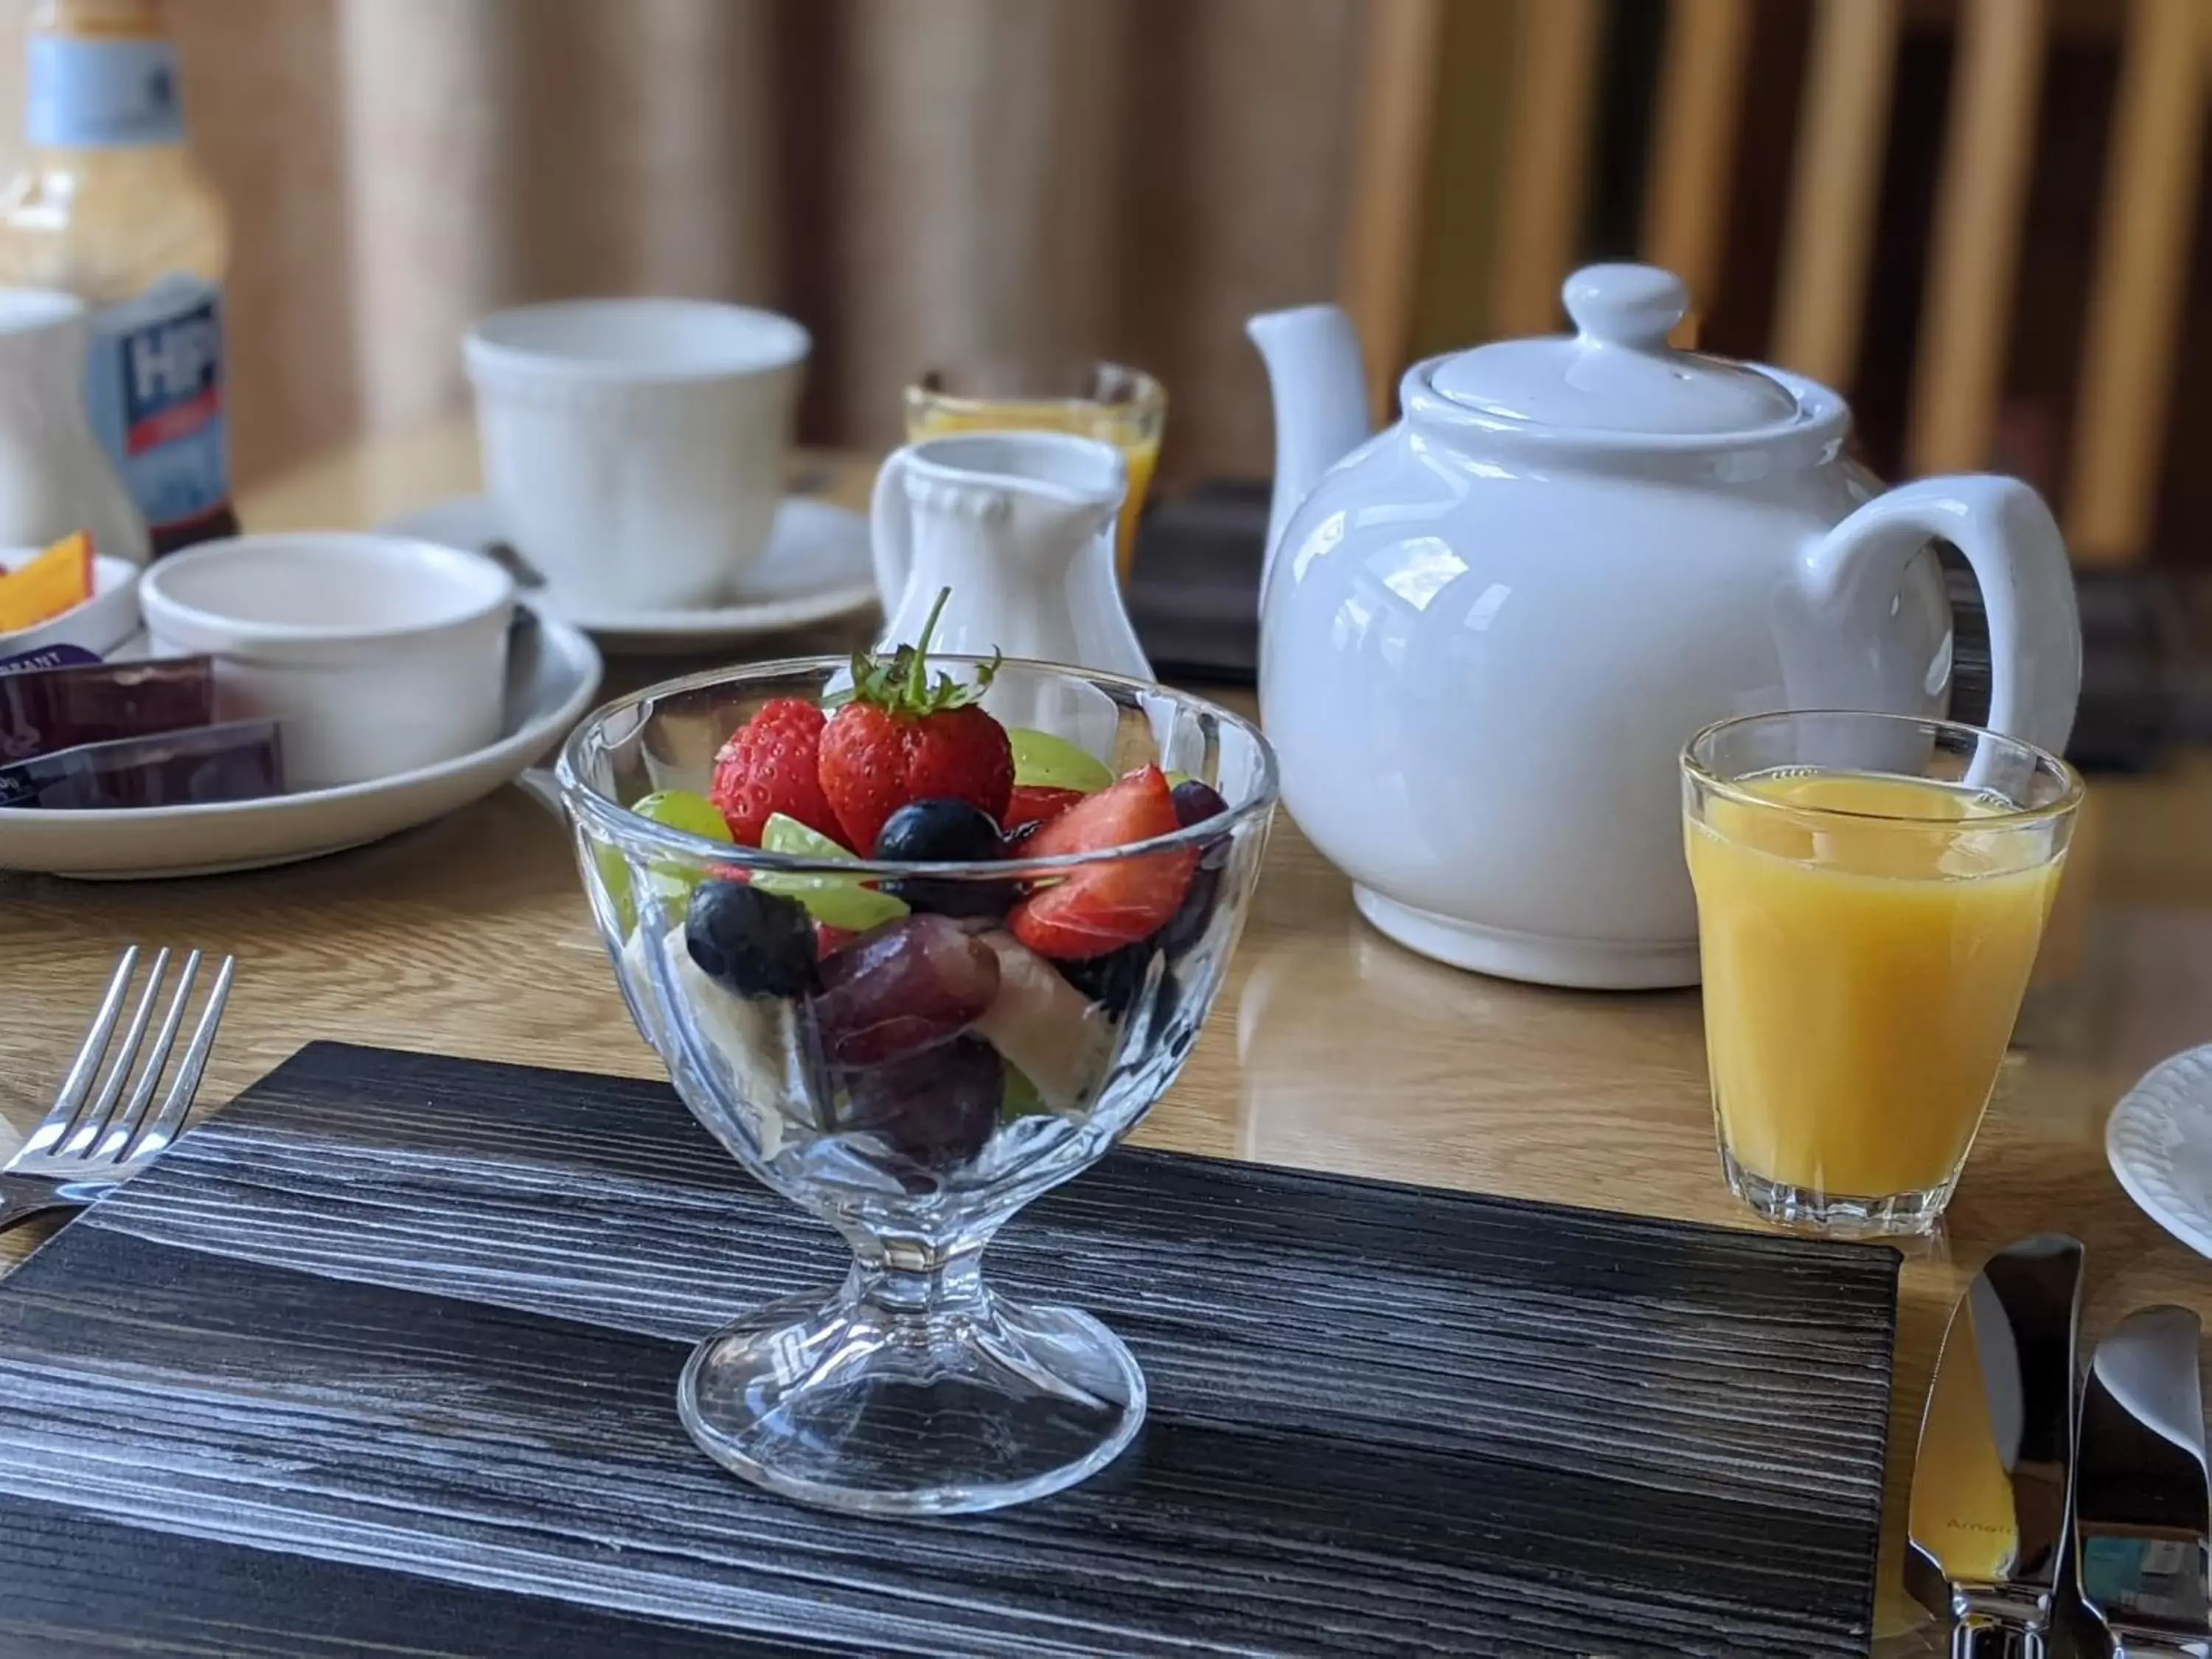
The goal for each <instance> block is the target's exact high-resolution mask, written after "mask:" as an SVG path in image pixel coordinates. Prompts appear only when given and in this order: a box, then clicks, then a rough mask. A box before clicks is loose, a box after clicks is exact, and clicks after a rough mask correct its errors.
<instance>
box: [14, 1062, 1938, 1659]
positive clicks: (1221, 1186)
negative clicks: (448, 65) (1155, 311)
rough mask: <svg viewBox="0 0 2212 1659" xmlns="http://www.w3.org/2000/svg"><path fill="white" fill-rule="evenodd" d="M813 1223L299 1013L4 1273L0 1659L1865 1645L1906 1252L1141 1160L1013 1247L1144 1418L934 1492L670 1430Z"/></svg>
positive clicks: (626, 1092) (589, 1122) (678, 1113)
mask: <svg viewBox="0 0 2212 1659" xmlns="http://www.w3.org/2000/svg"><path fill="white" fill-rule="evenodd" d="M1346 1108H1347V1109H1356V1103H1351V1102H1347V1103H1346ZM839 1249H840V1247H838V1246H837V1245H836V1243H834V1241H833V1240H832V1239H831V1237H830V1236H829V1233H828V1232H827V1231H825V1230H824V1229H823V1228H822V1227H820V1226H819V1225H818V1224H817V1223H814V1222H813V1221H811V1220H810V1219H809V1218H805V1216H803V1215H802V1214H800V1213H799V1212H798V1211H796V1210H794V1209H793V1208H791V1207H789V1206H787V1205H785V1204H784V1203H783V1201H782V1200H779V1199H776V1198H774V1197H772V1196H770V1195H769V1194H766V1193H765V1192H763V1190H761V1189H760V1188H757V1187H755V1186H754V1185H752V1184H751V1183H750V1181H749V1180H748V1179H747V1178H746V1177H745V1176H744V1175H743V1174H742V1173H741V1172H740V1171H739V1170H738V1168H737V1167H736V1166H735V1165H734V1164H732V1162H731V1161H730V1160H729V1158H727V1157H726V1155H725V1154H724V1153H723V1152H721V1151H720V1148H718V1147H717V1146H715V1145H714V1143H713V1142H712V1141H711V1140H710V1139H708V1137H707V1135H706V1134H705V1133H704V1132H702V1130H701V1129H699V1128H698V1127H696V1125H695V1124H694V1123H693V1121H691V1119H690V1115H688V1114H687V1113H686V1112H685V1111H684V1109H683V1107H682V1106H681V1105H680V1104H679V1103H678V1101H677V1100H676V1098H675V1097H674V1096H673V1095H672V1094H671V1092H670V1091H669V1090H668V1089H667V1088H666V1087H665V1086H664V1085H657V1084H647V1083H640V1082H634V1081H624V1080H620V1079H612V1078H604V1077H594V1076H588V1075H582V1074H578V1073H562V1072H550V1071H536V1070H528V1069H524V1068H520V1067H513V1066H489V1065H483V1064H479V1063H475V1062H469V1061H461V1060H444V1059H438V1058H435V1057H431V1056H426V1055H415V1054H395V1053H390V1052H386V1051H383V1050H378V1049H365V1048H343V1047H338V1046H335V1045H328V1044H317V1045H315V1046H313V1047H312V1048H307V1049H304V1050H302V1051H301V1053H300V1054H298V1055H296V1056H295V1058H293V1059H292V1060H289V1061H288V1062H287V1063H286V1064H285V1065H284V1066H282V1067H280V1068H279V1069H278V1070H277V1071H276V1072H275V1073H272V1074H271V1075H270V1076H269V1077H268V1078H267V1079H264V1080H263V1081H262V1082H261V1083H260V1084H258V1085H256V1086H255V1087H254V1088H253V1089H252V1090H251V1091H248V1092H247V1093H246V1095H244V1096H242V1097H240V1099H239V1101H238V1102H237V1103H235V1104H234V1105H233V1106H232V1107H231V1108H230V1109H228V1110H227V1111H226V1112H224V1113H222V1115H220V1116H218V1117H217V1118H216V1119H215V1120H213V1121H210V1122H209V1123H207V1124H206V1125H204V1126H203V1127H200V1128H199V1129H197V1130H196V1131H195V1132H194V1133H191V1134H190V1135H187V1136H186V1137H185V1139H183V1140H182V1141H180V1142H179V1144H178V1145H177V1146H176V1147H175V1148H174V1149H173V1150H172V1151H171V1152H169V1153H168V1155H167V1158H165V1159H164V1160H163V1162H162V1163H161V1164H160V1165H159V1166H158V1167H157V1168H155V1170H151V1171H149V1173H148V1174H146V1175H145V1176H141V1177H140V1178H139V1179H138V1180H137V1181H136V1182H132V1183H131V1184H130V1185H128V1186H126V1187H125V1188H121V1189H120V1190H118V1192H116V1193H114V1194H111V1195H110V1196H109V1197H108V1198H107V1199H106V1200H105V1201H103V1202H102V1203H101V1204H100V1206H98V1207H97V1208H95V1209H94V1210H92V1211H90V1212H87V1213H86V1214H85V1215H83V1216H82V1217H81V1218H78V1219H77V1220H76V1221H74V1222H72V1223H71V1224H70V1225H69V1226H68V1227H66V1228H65V1229H64V1230H63V1231H61V1232H60V1233H59V1234H58V1235H57V1236H56V1237H54V1238H53V1239H52V1240H51V1241H50V1242H49V1243H47V1244H46V1246H45V1247H44V1248H43V1249H40V1251H38V1252H37V1253H36V1254H35V1255H33V1256H32V1257H31V1259H30V1260H29V1261H27V1262H26V1263H25V1264H24V1265H23V1266H22V1267H21V1268H20V1269H18V1270H17V1271H16V1272H15V1273H14V1274H13V1275H12V1276H11V1277H10V1278H9V1279H8V1280H7V1281H6V1282H5V1284H4V1285H0V1652H5V1653H8V1654H10V1655H14V1654H19V1653H40V1652H48V1651H52V1652H72V1653H73V1652H78V1651H83V1650H100V1651H106V1650H110V1649H120V1648H125V1647H128V1648H129V1649H130V1650H131V1651H134V1652H148V1651H150V1652H158V1653H193V1654H222V1655H226V1656H234V1655H276V1654H282V1655H286V1656H292V1655H324V1654H340V1653H362V1652H377V1653H391V1652H404V1653H407V1654H426V1653H434V1654H446V1653H470V1654H528V1655H548V1656H566V1655H577V1656H586V1655H588V1656H594V1659H597V1656H615V1655H631V1654H655V1653H668V1654H695V1653H697V1654H706V1653H714V1654H726V1653H752V1652H768V1651H782V1652H791V1651H801V1652H804V1651H841V1652H850V1651H854V1650H865V1651H868V1652H875V1653H932V1654H939V1653H941V1654H957V1655H963V1656H964V1655H996V1654H1006V1655H1016V1654H1018V1655H1040V1654H1063V1653H1109V1654H1133V1653H1144V1652H1170V1651H1172V1652H1194V1651H1195V1652H1237V1653H1251V1652H1291V1651H1305V1652H1328V1653H1352V1652H1388V1653H1406V1652H1413V1651H1424V1652H1477V1653H1530V1654H1569V1653H1574V1654H1585V1653H1605V1654H1631V1653H1636V1654H1712V1655H1751V1654H1789V1655H1792V1656H1804V1655H1826V1654H1846V1653H1856V1652H1863V1651H1864V1650H1865V1648H1866V1645H1867V1641H1868V1630H1869V1621H1870V1617H1871V1612H1872V1603H1873V1579H1874V1559H1875V1534H1876V1524H1877V1518H1878V1513H1879V1509H1880V1504H1881V1467H1882V1451H1883V1437H1884V1431H1885V1425H1886V1421H1887V1407H1888V1398H1889V1363H1890V1347H1891V1341H1892V1336H1893V1316H1894V1306H1895V1301H1894V1298H1895V1273H1896V1265H1897V1261H1898V1258H1897V1257H1896V1256H1895V1255H1893V1253H1891V1252H1889V1251H1887V1250H1880V1249H1861V1248H1852V1247H1845V1246H1829V1245H1820V1244H1810V1243H1800V1242H1796V1241H1792V1240H1786V1239H1779V1238H1773V1237H1763V1236H1759V1235H1755V1234H1750V1233H1735V1232H1727V1231H1717V1230H1711V1229H1705V1228H1696V1227H1689V1226H1683V1225H1674V1224H1667V1223H1658V1222H1650V1221H1643V1220H1636V1219H1630V1218H1621V1217H1617V1216H1607V1215H1603V1214H1599V1213H1595V1212H1586V1211H1577V1210H1568V1209H1559V1208H1552V1207H1548V1206H1537V1205H1530V1204H1522V1203H1515V1202H1509V1201H1502V1200H1490V1199H1481V1198H1474V1197H1468V1196H1462V1195H1456V1194H1446V1193H1440V1192H1433V1191H1429V1190H1426V1189H1422V1188H1406V1187H1396V1186H1389V1185H1384V1184H1382V1183H1377V1182H1364V1181H1355V1180H1348V1179H1344V1178H1340V1177H1334V1176H1314V1175H1307V1174H1301V1173H1296V1172H1292V1171H1288V1170H1274V1169H1267V1168H1263V1167H1258V1166H1253V1165H1244V1164H1225V1163H1217V1162H1213V1161H1210V1160H1206V1159H1200V1158H1182V1157H1177V1156H1173V1155H1170V1154H1164V1153H1157V1152H1127V1151H1124V1152H1119V1153H1116V1154H1115V1155H1114V1156H1113V1157H1111V1158H1109V1159H1107V1160H1106V1162H1104V1163H1103V1164H1101V1165H1099V1166H1098V1167H1097V1169H1095V1170H1091V1171H1090V1172H1089V1173H1087V1174H1086V1175H1085V1176H1082V1177H1081V1178H1080V1179H1079V1180H1078V1181H1076V1182H1074V1183H1073V1184H1072V1185H1071V1186H1068V1187H1066V1188H1062V1189H1060V1191H1059V1192H1058V1193H1055V1194H1051V1195H1050V1196H1048V1198H1046V1199H1045V1200H1042V1201H1040V1202H1039V1203H1037V1204H1036V1205H1035V1206H1032V1207H1031V1208H1030V1210H1029V1211H1028V1212H1025V1214H1024V1216H1023V1217H1021V1218H1018V1220H1017V1221H1016V1223H1015V1224H1014V1225H1012V1227H1011V1228H1009V1230H1008V1231H1007V1232H1006V1234H1005V1236H1004V1237H1002V1239H1001V1240H1000V1242H999V1243H997V1244H996V1245H994V1248H993V1251H992V1265H993V1271H994V1275H995V1279H996V1281H997V1282H998V1283H999V1284H1000V1285H1001V1286H1002V1287H1004V1288H1006V1289H1007V1290H1008V1291H1013V1292H1016V1293H1023V1294H1030V1295H1032V1296H1035V1297H1054V1298H1060V1297H1065V1298H1066V1299H1069V1300H1073V1301H1075V1302H1077V1303H1079V1304H1083V1305H1085V1306H1086V1307H1089V1308H1091V1309H1092V1310H1095V1311H1097V1313H1099V1314H1100V1315H1101V1316H1103V1317H1104V1318H1105V1319H1107V1320H1108V1321H1109V1322H1110V1323H1111V1324H1112V1325H1113V1326H1114V1328H1115V1329H1116V1330H1118V1331H1119V1332H1120V1333H1121V1334H1122V1336H1123V1337H1125V1338H1126V1339H1127V1341H1128V1343H1129V1346H1131V1348H1132V1349H1133V1350H1134V1351H1135V1352H1136V1354H1137V1356H1138V1358H1139V1359H1140V1360H1141V1361H1142V1362H1143V1364H1144V1366H1145V1369H1146V1375H1147V1376H1148V1377H1149V1378H1150V1381H1151V1388H1152V1415H1151V1418H1150V1420H1149V1422H1148V1424H1147V1425H1146V1430H1145V1431H1144V1434H1143V1436H1142V1437H1141V1438H1140V1439H1139V1442H1138V1443H1137V1444H1136V1446H1135V1447H1133V1449H1132V1450H1131V1451H1130V1452H1129V1453H1128V1454H1127V1455H1125V1456H1124V1457H1123V1458H1122V1459H1121V1461H1120V1462H1118V1463H1116V1464H1115V1466H1114V1467H1113V1468H1110V1469H1109V1470H1108V1471H1106V1472H1105V1473H1104V1474H1102V1475H1101V1476H1099V1477H1098V1478H1097V1479H1095V1480H1092V1481H1091V1482H1090V1483H1089V1484H1088V1485H1086V1486H1081V1487H1079V1488H1077V1489H1076V1490H1075V1491H1073V1492H1068V1493H1065V1494H1062V1495H1060V1496H1059V1497H1056V1498H1049V1499H1047V1500H1045V1501H1044V1502H1042V1503H1040V1504H1032V1505H1030V1506H1028V1507H1026V1508H1024V1509H1019V1510H1011V1511H1006V1512H1003V1513H1000V1514H998V1515H994V1516H981V1517H975V1518H970V1519H964V1520H950V1521H938V1522H911V1521H908V1522H867V1521H860V1520H854V1519H852V1518H849V1517H845V1516H832V1515H825V1514H820V1513H817V1512H814V1511H811V1510H805V1509H802V1508H800V1507H798V1506H796V1505H794V1504H790V1503H787V1502H785V1501H783V1500H781V1499H778V1498H772V1497H769V1496H768V1495H767V1494H765V1493H763V1492H757V1491H756V1490H754V1489H753V1488H751V1487H750V1486H746V1485H745V1484H744V1483H743V1482H742V1481H740V1480H737V1479H735V1478H734V1477H732V1476H731V1475H729V1474H725V1473H724V1472H723V1471H722V1470H720V1468H717V1467H716V1466H714V1464H712V1463H710V1462H708V1460H707V1459H706V1457H705V1456H704V1455H703V1454H702V1453H700V1452H699V1451H698V1450H696V1449H695V1448H694V1447H693V1446H692V1444H691V1443H690V1440H689V1439H688V1438H687V1437H685V1435H684V1431H683V1429H682V1428H681V1426H680V1425H678V1422H677V1419H676V1411H675V1404H674V1391H675V1386H676V1377H677V1373H678V1369H679V1368H680V1367H681V1365H682V1364H683V1362H684V1355H685V1353H686V1352H687V1351H688V1349H689V1347H690V1344H691V1343H692V1342H693V1341H694V1340H696V1339H697V1338H698V1337H700V1336H702V1335H703V1334H705V1333H706V1332H707V1331H708V1330H709V1329H711V1328H714V1326H716V1325H718V1324H720V1323H721V1322H724V1321H726V1319H728V1318H729V1317H731V1316H733V1315H734V1314H735V1313H736V1312H738V1310H742V1309H744V1308H746V1307H748V1306H750V1305H751V1304H756V1303H758V1302H760V1301H763V1300H764V1299H766V1298H768V1297H775V1296H781V1295H783V1294H785V1293H787V1292H790V1291H799V1290H805V1289H813V1290H819V1291H823V1292H825V1293H826V1292H827V1291H828V1290H829V1287H830V1286H831V1285H833V1283H834V1282H835V1280H836V1277H837V1274H838V1273H839V1271H840V1267H841V1259H840V1254H839Z"/></svg>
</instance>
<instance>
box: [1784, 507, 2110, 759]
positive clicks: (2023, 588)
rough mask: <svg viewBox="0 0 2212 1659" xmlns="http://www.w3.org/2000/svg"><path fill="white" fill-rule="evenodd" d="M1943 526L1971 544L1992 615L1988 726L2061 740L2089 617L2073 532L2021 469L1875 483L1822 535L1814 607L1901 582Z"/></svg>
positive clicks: (1810, 587)
mask: <svg viewBox="0 0 2212 1659" xmlns="http://www.w3.org/2000/svg"><path fill="white" fill-rule="evenodd" d="M1936 538H1942V540H1944V541H1947V542H1949V543H1950V544H1952V545H1954V547H1956V548H1957V549H1958V550H1959V551H1960V552H1961V553H1962V554H1964V555H1965V556H1966V562H1967V564H1968V565H1970V566H1972V568H1973V572H1974V580H1975V581H1976V582H1977V583H1978V584H1979V586H1980V587H1981V590H1982V604H1983V606H1984V608H1985V609H1986V610H1987V611H1988V612H1989V619H1990V729H1991V730H1992V731H1995V732H2001V733H2002V734H2003V735H2005V736H2006V737H2010V738H2021V739H2022V740H2023V741H2025V742H2028V743H2032V744H2038V745H2039V746H2040V747H2042V748H2045V749H2048V750H2051V752H2052V753H2054V754H2056V753H2060V752H2063V750H2064V749H2065V746H2066V739H2067V738H2069V736H2070V735H2072V732H2073V728H2074V706H2075V700H2076V699H2077V698H2078V697H2079V696H2081V617H2080V615H2079V613H2078V612H2077V611H2075V604H2074V573H2073V570H2072V569H2071V568H2070V567H2069V565H2068V564H2067V562H2066V544H2065V542H2064V540H2063V538H2061V537H2060V536H2059V533H2058V525H2057V521H2056V520H2053V519H2052V518H2051V509H2050V508H2049V507H2045V505H2044V504H2043V498H2042V497H2041V496H2040V495H2037V494H2036V493H2035V491H2034V490H2033V489H2029V488H2028V487H2027V485H2026V484H2024V483H2021V482H2020V480H2019V479H2017V478H2005V477H1996V476H1995V475H1994V474H1989V473H1974V474H1967V475H1962V476H1960V477H1946V478H1923V479H1922V480H1920V481H1919V482H1918V483H1909V484H1904V485H1901V486H1899V488H1897V489H1893V490H1890V491H1888V492H1887V494H1884V495H1877V496H1875V498H1874V500H1872V501H1869V502H1867V503H1866V505H1865V506H1863V507H1860V508H1859V509H1858V511H1857V512H1856V513H1852V514H1851V515H1850V517H1849V518H1848V519H1845V520H1844V521H1843V522H1842V523H1841V524H1839V525H1838V526H1836V527H1835V528H1834V529H1833V530H1832V531H1830V532H1828V533H1827V535H1826V536H1825V537H1823V538H1821V539H1820V541H1819V542H1817V543H1816V544H1814V547H1813V550H1812V553H1811V555H1810V556H1809V557H1808V560H1807V562H1806V566H1805V570H1804V578H1805V584H1806V589H1807V592H1808V597H1809V598H1810V599H1812V601H1813V603H1814V606H1815V607H1816V609H1820V610H1825V609H1826V608H1828V607H1829V606H1831V605H1838V604H1842V605H1843V606H1844V609H1845V610H1847V611H1849V610H1856V609H1857V607H1856V606H1853V605H1850V604H1849V603H1848V601H1850V599H1852V598H1853V597H1854V596H1855V595H1857V594H1861V593H1863V592H1865V591H1866V590H1867V589H1869V588H1872V589H1873V590H1874V592H1876V593H1880V594H1889V593H1893V592H1896V591H1897V589H1898V587H1899V585H1900V584H1901V583H1902V582H1903V581H1904V580H1905V567H1906V566H1907V565H1909V564H1910V563H1911V561H1912V559H1913V557H1914V556H1915V555H1917V553H1918V552H1919V551H1920V550H1921V549H1922V548H1923V547H1924V546H1925V545H1926V544H1928V543H1929V541H1931V540H1933V539H1936Z"/></svg>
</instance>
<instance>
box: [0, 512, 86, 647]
mask: <svg viewBox="0 0 2212 1659" xmlns="http://www.w3.org/2000/svg"><path fill="white" fill-rule="evenodd" d="M91 597H92V538H91V537H89V536H88V535H86V534H85V533H84V532H82V530H80V531H78V532H76V534H75V535H74V536H64V537H63V538H61V540H59V541H58V542H56V543H55V544H53V545H52V547H50V548H48V549H46V551H45V552H43V553H41V554H40V555H39V556H38V557H36V558H35V559H33V560H32V561H31V562H29V563H28V564H27V565H24V566H23V567H22V568H20V569H17V570H12V571H9V572H8V573H6V574H0V634H13V633H16V632H18V631H20V630H21V629H26V628H36V627H37V626H38V625H39V624H40V623H46V622H52V620H53V619H54V618H55V617H58V616H60V615H61V614H62V613H63V612H64V611H73V610H75V609H76V607H77V606H78V605H82V604H83V603H84V602H85V601H86V600H87V599H90V598H91Z"/></svg>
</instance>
